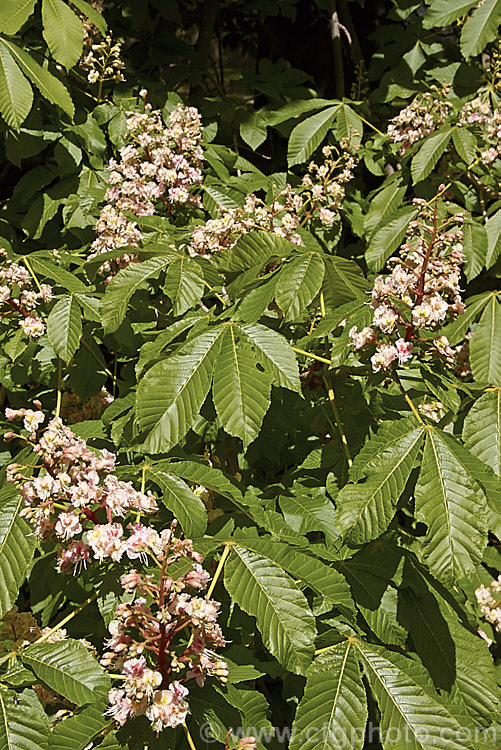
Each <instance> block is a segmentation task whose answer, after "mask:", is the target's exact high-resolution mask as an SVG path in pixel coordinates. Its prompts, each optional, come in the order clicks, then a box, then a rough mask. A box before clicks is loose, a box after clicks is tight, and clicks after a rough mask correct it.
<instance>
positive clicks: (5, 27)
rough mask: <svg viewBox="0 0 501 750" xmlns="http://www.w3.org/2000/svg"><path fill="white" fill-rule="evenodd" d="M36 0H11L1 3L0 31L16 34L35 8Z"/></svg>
mask: <svg viewBox="0 0 501 750" xmlns="http://www.w3.org/2000/svg"><path fill="white" fill-rule="evenodd" d="M35 5H36V0H9V2H6V3H3V4H2V5H0V32H2V33H3V34H8V35H9V36H10V35H11V34H15V33H16V32H17V31H19V29H20V28H21V26H23V24H25V23H26V21H27V20H28V18H29V17H30V16H31V14H32V13H33V11H34V10H35Z"/></svg>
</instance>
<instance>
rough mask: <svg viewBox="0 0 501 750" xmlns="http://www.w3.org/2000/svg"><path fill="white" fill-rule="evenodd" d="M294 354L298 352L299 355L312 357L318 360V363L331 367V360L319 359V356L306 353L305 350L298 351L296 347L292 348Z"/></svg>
mask: <svg viewBox="0 0 501 750" xmlns="http://www.w3.org/2000/svg"><path fill="white" fill-rule="evenodd" d="M291 349H292V351H293V352H297V353H298V354H304V356H305V357H310V358H311V359H316V360H317V362H323V363H324V365H330V364H331V360H330V359H326V358H325V357H319V356H318V354H312V352H305V350H304V349H298V348H297V347H296V346H293V347H291Z"/></svg>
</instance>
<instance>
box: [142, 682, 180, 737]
mask: <svg viewBox="0 0 501 750" xmlns="http://www.w3.org/2000/svg"><path fill="white" fill-rule="evenodd" d="M187 694H188V690H187V689H186V688H185V687H183V686H182V685H181V684H180V683H179V682H171V684H170V685H169V687H168V689H167V690H157V691H156V692H155V694H154V696H153V703H152V705H150V706H148V708H147V709H146V716H147V717H148V719H149V720H150V721H151V724H152V728H153V731H155V732H161V731H162V729H165V728H166V727H170V728H172V729H174V728H175V727H178V726H179V725H180V724H182V723H183V722H184V720H185V719H186V715H187V713H188V704H187V703H186V701H185V700H184V697H185V696H186V695H187Z"/></svg>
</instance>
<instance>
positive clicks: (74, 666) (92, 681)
mask: <svg viewBox="0 0 501 750" xmlns="http://www.w3.org/2000/svg"><path fill="white" fill-rule="evenodd" d="M21 660H22V661H23V663H24V665H25V666H27V667H29V668H30V669H32V670H33V672H34V673H35V674H36V676H37V677H39V678H40V680H42V682H44V683H45V684H46V685H48V686H49V687H50V688H52V690H55V691H56V693H59V694H60V695H63V696H64V697H65V698H67V699H68V700H69V701H71V702H72V703H76V704H77V705H79V706H81V705H84V704H85V703H91V702H92V701H95V700H96V699H97V698H98V696H99V694H100V693H103V692H105V691H106V690H107V689H109V687H110V680H109V678H108V677H107V675H106V674H105V673H104V672H103V669H102V667H101V666H100V665H99V663H98V662H97V661H96V660H95V659H94V658H93V657H92V656H91V654H90V653H89V652H88V650H87V649H86V648H85V646H84V645H83V644H82V643H80V642H79V641H74V640H70V639H68V640H64V641H56V642H55V643H34V644H33V645H32V646H28V648H26V649H24V650H23V651H22V654H21Z"/></svg>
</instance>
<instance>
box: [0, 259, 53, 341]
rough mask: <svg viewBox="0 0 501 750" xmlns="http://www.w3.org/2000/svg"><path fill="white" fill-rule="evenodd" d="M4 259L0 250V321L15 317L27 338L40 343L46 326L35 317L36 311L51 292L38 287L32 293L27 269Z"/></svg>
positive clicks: (45, 286) (48, 287)
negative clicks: (37, 340) (39, 340)
mask: <svg viewBox="0 0 501 750" xmlns="http://www.w3.org/2000/svg"><path fill="white" fill-rule="evenodd" d="M6 255H7V254H6V252H5V250H4V249H0V319H7V316H11V315H13V316H15V318H16V319H17V321H18V324H19V326H20V327H21V328H22V330H23V333H25V334H26V336H28V337H29V338H32V339H39V338H40V337H41V336H43V335H44V333H45V323H44V322H43V320H42V318H40V317H39V316H38V315H35V308H36V307H37V306H38V305H39V304H40V303H41V302H50V300H51V299H52V288H51V287H50V286H49V285H48V284H41V285H40V288H39V290H38V291H35V289H34V288H33V281H32V279H31V276H30V274H29V272H28V271H27V269H26V268H24V266H21V265H20V264H19V263H14V262H13V261H11V260H8V259H7V257H6Z"/></svg>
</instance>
